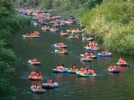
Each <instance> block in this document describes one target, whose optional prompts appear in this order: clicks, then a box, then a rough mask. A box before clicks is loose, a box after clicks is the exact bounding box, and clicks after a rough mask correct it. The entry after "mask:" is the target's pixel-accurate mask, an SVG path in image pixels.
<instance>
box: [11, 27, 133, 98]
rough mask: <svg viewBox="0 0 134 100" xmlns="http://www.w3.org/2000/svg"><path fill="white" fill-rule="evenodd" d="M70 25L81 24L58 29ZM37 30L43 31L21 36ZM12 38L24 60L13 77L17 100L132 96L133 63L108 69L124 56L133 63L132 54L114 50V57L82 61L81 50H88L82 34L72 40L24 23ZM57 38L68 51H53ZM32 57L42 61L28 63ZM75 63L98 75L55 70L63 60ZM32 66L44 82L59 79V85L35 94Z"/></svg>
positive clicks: (15, 50)
mask: <svg viewBox="0 0 134 100" xmlns="http://www.w3.org/2000/svg"><path fill="white" fill-rule="evenodd" d="M70 27H78V25H73V26H69V25H68V26H65V27H59V30H63V31H65V30H66V29H69V28H70ZM35 30H38V31H39V32H40V36H41V38H38V39H36V38H23V37H22V35H23V34H25V33H26V32H28V33H31V32H33V31H35ZM10 41H11V43H13V44H14V46H13V47H12V50H13V51H14V52H15V54H16V55H17V57H18V59H19V60H20V61H21V63H20V64H19V66H17V67H16V70H15V72H14V73H13V78H12V84H13V85H15V86H16V88H17V93H16V94H15V97H16V100H78V99H81V100H133V97H134V95H133V93H134V79H133V73H134V70H133V69H134V67H133V66H130V67H120V70H121V72H120V73H119V74H111V73H109V72H107V68H108V67H109V65H110V64H113V63H116V62H117V61H118V59H119V58H120V57H123V58H124V59H125V60H126V62H127V63H129V64H133V60H134V58H133V57H131V56H127V55H121V54H118V53H113V55H112V57H107V58H98V59H95V60H93V61H92V62H86V63H84V62H81V61H80V54H82V53H85V49H84V48H83V47H84V46H85V45H86V44H87V42H83V41H82V39H81V38H79V39H78V40H69V39H67V38H66V37H64V36H60V35H59V32H57V33H52V32H45V31H43V30H41V27H34V26H26V27H23V28H22V29H20V30H19V31H18V32H17V33H16V34H14V35H13V36H12V37H11V38H10ZM58 41H62V42H64V43H65V44H67V45H68V47H67V50H68V52H69V54H67V55H62V54H55V53H54V47H53V44H54V43H56V42H58ZM100 46H101V45H100ZM101 47H102V48H103V47H104V46H101ZM97 52H100V51H97ZM97 52H95V53H97ZM33 57H36V58H37V59H38V60H39V61H40V62H41V63H42V64H41V66H38V67H37V66H30V65H28V63H27V61H28V60H29V59H31V58H33ZM72 63H75V64H76V65H77V67H78V68H80V67H81V66H82V65H85V66H88V65H89V66H90V67H92V68H93V69H94V70H95V72H96V73H97V76H96V77H89V78H84V77H78V76H76V75H75V74H68V73H65V74H54V73H53V72H52V69H53V68H55V67H56V66H57V65H58V64H64V65H65V67H67V68H70V65H71V64H72ZM32 70H39V71H40V72H41V75H42V77H43V80H42V82H46V81H47V80H49V79H54V80H55V81H56V82H58V83H59V88H56V89H51V90H46V93H45V94H41V95H37V94H32V93H31V91H29V88H30V86H31V84H33V83H32V82H30V81H29V80H28V79H27V77H28V76H29V74H30V73H31V71H32Z"/></svg>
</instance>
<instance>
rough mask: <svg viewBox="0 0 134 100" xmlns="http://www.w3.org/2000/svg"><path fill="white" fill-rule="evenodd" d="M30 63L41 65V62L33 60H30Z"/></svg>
mask: <svg viewBox="0 0 134 100" xmlns="http://www.w3.org/2000/svg"><path fill="white" fill-rule="evenodd" d="M28 63H29V64H32V65H41V62H39V61H38V62H33V60H28Z"/></svg>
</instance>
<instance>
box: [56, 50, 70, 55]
mask: <svg viewBox="0 0 134 100" xmlns="http://www.w3.org/2000/svg"><path fill="white" fill-rule="evenodd" d="M55 53H61V54H68V52H67V51H65V52H60V51H59V50H55Z"/></svg>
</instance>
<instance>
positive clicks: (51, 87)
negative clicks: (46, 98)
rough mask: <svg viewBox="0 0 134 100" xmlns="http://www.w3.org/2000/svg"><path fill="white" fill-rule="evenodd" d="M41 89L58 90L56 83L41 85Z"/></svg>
mask: <svg viewBox="0 0 134 100" xmlns="http://www.w3.org/2000/svg"><path fill="white" fill-rule="evenodd" d="M42 87H43V88H45V89H53V88H58V87H59V84H58V83H57V82H54V83H53V84H51V85H50V84H49V83H42Z"/></svg>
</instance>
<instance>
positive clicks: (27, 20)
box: [15, 15, 30, 26]
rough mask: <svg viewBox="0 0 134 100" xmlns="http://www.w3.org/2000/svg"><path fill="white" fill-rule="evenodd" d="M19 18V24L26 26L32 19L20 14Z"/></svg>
mask: <svg viewBox="0 0 134 100" xmlns="http://www.w3.org/2000/svg"><path fill="white" fill-rule="evenodd" d="M17 20H18V24H19V26H20V25H21V26H24V25H29V24H30V19H29V18H25V17H23V16H20V15H18V16H17ZM15 24H17V23H15Z"/></svg>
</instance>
